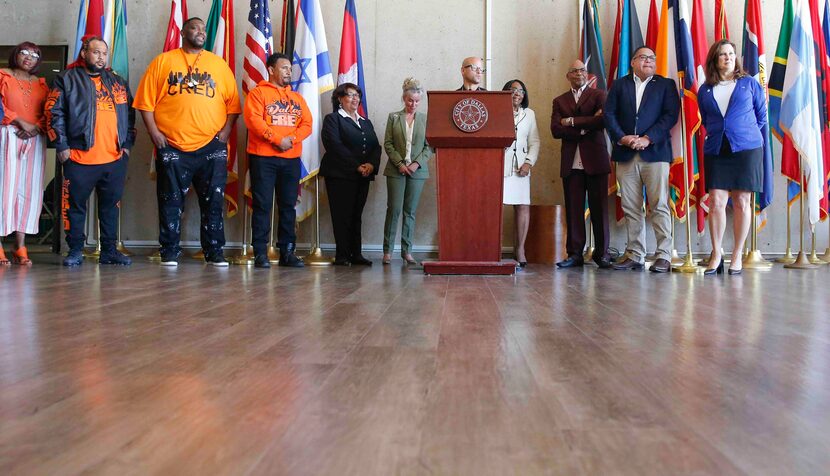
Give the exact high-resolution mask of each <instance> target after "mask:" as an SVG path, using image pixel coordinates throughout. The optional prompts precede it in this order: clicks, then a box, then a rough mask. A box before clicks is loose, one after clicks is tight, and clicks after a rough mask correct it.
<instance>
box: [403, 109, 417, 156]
mask: <svg viewBox="0 0 830 476" xmlns="http://www.w3.org/2000/svg"><path fill="white" fill-rule="evenodd" d="M403 123H404V125H405V126H406V156H405V157H404V158H403V162H404V164H406V165H409V164H411V163H412V131H414V130H415V118H414V117H413V118H412V124H410V123H409V122H407V121H406V115H405V114H404V116H403Z"/></svg>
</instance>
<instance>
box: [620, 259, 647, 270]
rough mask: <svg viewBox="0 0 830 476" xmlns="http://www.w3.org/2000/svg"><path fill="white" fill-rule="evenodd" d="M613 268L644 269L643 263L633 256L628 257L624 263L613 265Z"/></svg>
mask: <svg viewBox="0 0 830 476" xmlns="http://www.w3.org/2000/svg"><path fill="white" fill-rule="evenodd" d="M613 268H614V269H616V270H618V271H642V270H643V263H638V262H636V261H634V260H633V259H631V258H626V259H625V260H624V261H623V262H622V263H617V264H615V265H613Z"/></svg>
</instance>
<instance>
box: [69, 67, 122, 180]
mask: <svg viewBox="0 0 830 476" xmlns="http://www.w3.org/2000/svg"><path fill="white" fill-rule="evenodd" d="M90 79H91V80H92V82H93V83H95V105H96V107H95V109H96V116H95V131H94V134H95V139H94V143H93V144H92V147H90V148H89V150H78V149H71V150H70V151H69V158H70V159H72V161H73V162H77V163H79V164H84V165H101V164H108V163H110V162H115V161H116V160H118V159H119V158H121V151H120V150H118V116H117V115H116V113H115V98H114V97H113V94H118V91H116V92H115V93H113V92H112V91H109V90H107V88H106V87H105V86H104V83H103V81H101V77H100V76H94V77H90ZM124 94H126V91H125V92H124ZM125 100H126V99H125ZM119 102H120V101H119Z"/></svg>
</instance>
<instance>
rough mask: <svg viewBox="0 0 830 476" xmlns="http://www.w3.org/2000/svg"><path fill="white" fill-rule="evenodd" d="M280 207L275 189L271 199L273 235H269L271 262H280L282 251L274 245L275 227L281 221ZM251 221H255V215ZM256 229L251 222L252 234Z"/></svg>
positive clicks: (269, 259)
mask: <svg viewBox="0 0 830 476" xmlns="http://www.w3.org/2000/svg"><path fill="white" fill-rule="evenodd" d="M279 213H280V212H279V209H278V207H277V194H276V190H275V191H274V195H273V197H272V200H271V236H269V237H268V262H270V263H279V262H280V252H279V250H278V249H277V248H276V247H275V246H274V228H276V227H277V224H278V223H279ZM251 221H253V217H251ZM253 231H254V224H253V223H251V234H252V235H253Z"/></svg>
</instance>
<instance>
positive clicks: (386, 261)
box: [380, 253, 392, 264]
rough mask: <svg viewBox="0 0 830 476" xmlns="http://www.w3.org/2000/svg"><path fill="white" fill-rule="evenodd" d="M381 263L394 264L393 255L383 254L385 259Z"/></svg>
mask: <svg viewBox="0 0 830 476" xmlns="http://www.w3.org/2000/svg"><path fill="white" fill-rule="evenodd" d="M380 262H381V263H383V264H390V263H392V255H390V254H389V253H384V254H383V259H381V260H380Z"/></svg>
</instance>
